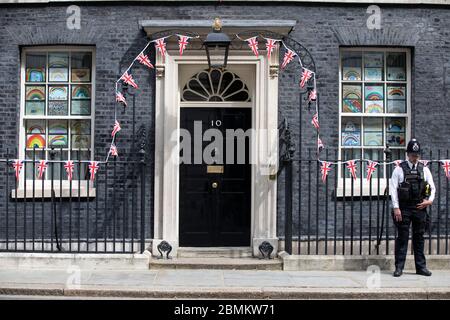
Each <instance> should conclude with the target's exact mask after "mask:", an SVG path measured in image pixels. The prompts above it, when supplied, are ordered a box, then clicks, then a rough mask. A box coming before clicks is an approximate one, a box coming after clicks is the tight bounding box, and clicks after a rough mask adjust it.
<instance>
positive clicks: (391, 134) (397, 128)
mask: <svg viewBox="0 0 450 320" xmlns="http://www.w3.org/2000/svg"><path fill="white" fill-rule="evenodd" d="M405 123H406V121H405V118H387V119H386V143H388V144H389V145H390V146H404V145H405V132H406V129H405Z"/></svg>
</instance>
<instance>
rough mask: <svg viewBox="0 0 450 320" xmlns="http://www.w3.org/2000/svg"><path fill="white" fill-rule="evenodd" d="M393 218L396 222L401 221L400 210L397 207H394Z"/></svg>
mask: <svg viewBox="0 0 450 320" xmlns="http://www.w3.org/2000/svg"><path fill="white" fill-rule="evenodd" d="M394 219H395V221H397V222H401V221H402V212H401V211H400V209H399V208H394Z"/></svg>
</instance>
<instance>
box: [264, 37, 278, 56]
mask: <svg viewBox="0 0 450 320" xmlns="http://www.w3.org/2000/svg"><path fill="white" fill-rule="evenodd" d="M276 42H277V40H274V39H266V51H267V59H270V57H271V55H272V51H273V49H275V43H276Z"/></svg>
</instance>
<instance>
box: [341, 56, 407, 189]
mask: <svg viewBox="0 0 450 320" xmlns="http://www.w3.org/2000/svg"><path fill="white" fill-rule="evenodd" d="M348 51H356V52H362V56H363V57H364V53H365V52H383V53H384V66H383V72H384V77H383V79H384V80H382V81H366V80H365V79H364V74H365V73H364V60H363V61H362V65H361V76H362V79H361V80H360V81H351V80H342V54H343V52H348ZM388 52H404V53H406V81H392V80H387V63H386V57H387V55H386V54H387V53H388ZM352 83H355V84H361V86H362V87H361V89H362V91H361V93H362V98H363V99H362V105H361V107H362V111H364V107H365V106H364V104H363V101H364V97H365V92H364V88H365V86H364V85H365V84H366V83H383V84H390V83H392V84H397V83H401V84H406V113H387V112H386V108H387V103H386V102H387V93H386V90H385V92H384V100H383V103H384V111H385V112H384V113H373V114H370V113H367V114H366V113H364V112H361V113H348V112H347V113H346V112H342V98H343V97H342V87H343V84H352ZM411 83H412V79H411V50H410V49H408V48H391V47H341V48H340V49H339V139H338V141H339V142H338V143H339V145H338V152H339V153H338V157H339V159H341V158H342V153H343V150H345V149H356V150H362V154H363V155H364V150H367V149H378V150H383V149H384V148H385V145H384V146H379V147H374V146H364V144H363V134H364V133H363V128H364V127H363V119H364V118H370V117H375V118H383V142H385V141H386V127H385V119H386V118H395V117H400V118H406V121H405V125H406V128H405V146H390V149H391V150H395V149H397V150H406V143H407V141H409V140H410V139H411ZM346 116H347V117H354V118H361V127H360V129H361V145H360V146H355V147H343V146H342V118H343V117H346ZM356 158H359V157H356ZM383 159H386V157H385V155H384V153H383ZM342 160H343V159H342ZM392 160H396V159H392ZM357 165H358V169H357V179H356V180H353V179H352V178H344V177H343V174H344V172H343V170H347V169H346V168H343V167H342V165H340V166H338V168H336V170H338V183H337V192H336V196H337V197H343V196H344V180H345V196H351V195H352V194H351V186H352V181H353V196H361V195H362V196H368V195H370V194H372V195H377V194H378V183H379V184H380V193H381V194H383V192H384V189H385V187H386V173H387V172H386V165H385V164H382V166H383V172H384V174H383V176H381V177H380V181H379V182H378V178H375V177H372V179H371V186H372V193H370V184H369V183H368V182H367V181H366V179H365V178H364V177H359V173H360V170H361V169H360V165H361V163H358V164H357ZM380 166H381V164H380ZM391 172H392V170H391ZM361 179H363V181H362V186H363V187H362V188H363V190H360V186H361Z"/></svg>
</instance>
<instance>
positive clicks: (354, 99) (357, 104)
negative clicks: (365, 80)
mask: <svg viewBox="0 0 450 320" xmlns="http://www.w3.org/2000/svg"><path fill="white" fill-rule="evenodd" d="M342 102H343V104H342V112H353V113H356V112H361V110H362V108H361V86H344V87H343V101H342Z"/></svg>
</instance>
